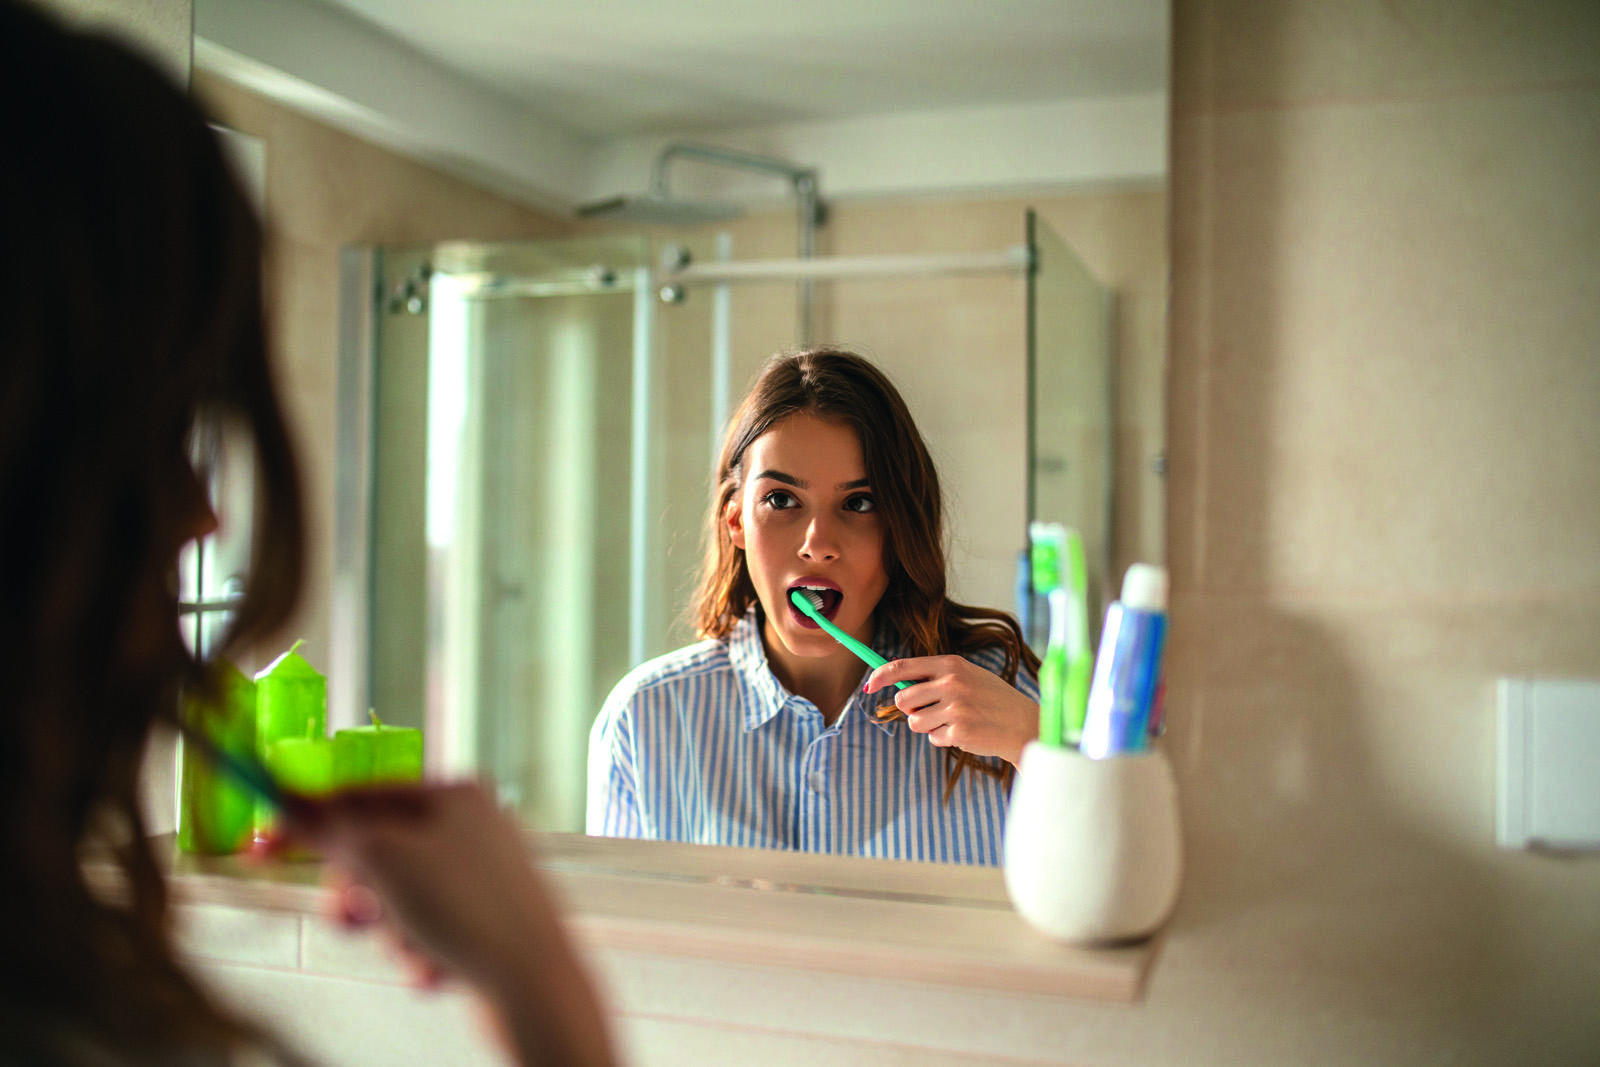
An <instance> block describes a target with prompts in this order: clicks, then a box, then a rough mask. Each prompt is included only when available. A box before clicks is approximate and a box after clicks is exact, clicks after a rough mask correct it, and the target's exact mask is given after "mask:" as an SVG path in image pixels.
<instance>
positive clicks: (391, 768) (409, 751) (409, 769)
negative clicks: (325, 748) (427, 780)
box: [333, 711, 422, 786]
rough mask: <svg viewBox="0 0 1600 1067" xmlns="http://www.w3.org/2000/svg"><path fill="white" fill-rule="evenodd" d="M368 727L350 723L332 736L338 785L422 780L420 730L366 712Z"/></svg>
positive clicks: (374, 713)
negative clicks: (370, 720)
mask: <svg viewBox="0 0 1600 1067" xmlns="http://www.w3.org/2000/svg"><path fill="white" fill-rule="evenodd" d="M367 714H368V715H370V716H371V717H372V725H371V726H352V727H350V728H349V729H345V730H339V731H338V732H336V733H335V734H334V735H333V739H334V743H335V745H336V746H337V748H336V750H335V752H336V754H335V756H334V759H335V761H336V766H337V768H338V769H337V770H336V772H335V777H336V779H337V780H338V783H339V784H340V785H341V786H347V785H368V784H379V783H384V782H420V781H421V780H422V731H421V730H418V729H417V728H415V727H413V726H390V725H389V724H388V723H386V722H384V721H383V720H382V719H380V718H378V713H377V712H375V711H368V712H367Z"/></svg>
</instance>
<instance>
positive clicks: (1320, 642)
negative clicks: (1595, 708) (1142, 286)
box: [1147, 0, 1600, 1064]
mask: <svg viewBox="0 0 1600 1067" xmlns="http://www.w3.org/2000/svg"><path fill="white" fill-rule="evenodd" d="M1176 14H1177V18H1176V22H1175V27H1176V41H1175V47H1176V55H1177V57H1178V59H1177V78H1176V85H1177V89H1176V93H1177V96H1176V99H1175V104H1174V110H1175V115H1176V116H1177V117H1176V119H1175V121H1174V125H1173V166H1172V175H1173V220H1174V224H1173V231H1172V234H1173V243H1172V263H1173V272H1174V287H1173V309H1172V312H1173V313H1172V321H1171V324H1170V331H1171V336H1172V347H1171V352H1172V366H1171V378H1170V406H1169V422H1168V432H1169V434H1170V441H1171V443H1170V449H1171V453H1172V454H1171V468H1170V478H1171V487H1172V488H1171V494H1170V497H1169V499H1168V501H1167V505H1168V516H1169V523H1170V552H1171V558H1172V564H1173V580H1174V590H1175V609H1174V614H1173V637H1172V645H1171V659H1170V660H1169V672H1170V673H1169V701H1170V707H1169V715H1168V718H1169V723H1170V731H1169V734H1168V743H1169V745H1170V746H1171V751H1172V752H1173V754H1174V757H1175V761H1176V765H1177V767H1178V770H1179V776H1180V783H1181V789H1182V792H1183V797H1184V811H1185V830H1186V846H1187V848H1188V857H1189V860H1190V863H1189V867H1188V877H1187V881H1186V884H1185V891H1184V896H1183V899H1182V901H1181V902H1180V905H1179V914H1178V918H1177V920H1176V921H1175V923H1174V928H1173V931H1172V934H1171V945H1170V949H1169V953H1168V956H1167V958H1166V959H1165V960H1164V961H1163V965H1162V966H1161V967H1160V968H1159V969H1158V972H1157V977H1156V984H1155V986H1154V987H1153V990H1152V998H1151V1003H1150V1007H1151V1009H1152V1011H1151V1013H1150V1017H1149V1018H1148V1020H1147V1024H1148V1025H1150V1026H1151V1027H1152V1028H1155V1029H1162V1030H1164V1029H1166V1027H1167V1026H1168V1025H1179V1024H1178V1023H1177V1021H1176V1020H1178V1019H1182V1018H1184V1017H1187V1016H1191V1015H1192V1016H1193V1018H1194V1020H1195V1023H1196V1030H1197V1031H1199V1032H1200V1034H1201V1035H1202V1037H1201V1039H1200V1040H1199V1041H1198V1042H1197V1043H1196V1044H1195V1046H1194V1048H1193V1049H1192V1050H1191V1054H1190V1056H1189V1057H1188V1060H1187V1062H1208V1061H1210V1060H1211V1059H1212V1058H1213V1057H1215V1058H1217V1059H1218V1060H1220V1059H1222V1058H1223V1057H1222V1055H1221V1053H1222V1050H1224V1049H1225V1048H1231V1050H1232V1053H1233V1055H1234V1056H1235V1057H1236V1058H1237V1059H1239V1060H1240V1061H1250V1062H1307V1061H1315V1062H1319V1063H1363V1062H1366V1063H1373V1062H1417V1061H1419V1060H1427V1059H1436V1058H1440V1057H1448V1058H1453V1059H1455V1060H1457V1061H1460V1062H1467V1063H1484V1064H1493V1063H1501V1062H1548V1063H1565V1062H1584V1061H1586V1060H1588V1059H1594V1058H1596V1057H1597V1056H1600V1033H1597V1032H1596V1031H1595V1029H1594V1027H1593V1026H1592V1025H1591V1022H1592V1018H1593V1013H1592V1004H1593V1002H1594V1000H1595V998H1596V997H1597V996H1600V965H1597V964H1596V962H1595V960H1594V957H1593V954H1592V953H1590V952H1588V951H1587V949H1585V948H1581V947H1579V946H1583V945H1589V944H1593V943H1594V942H1595V925H1596V922H1597V921H1600V919H1597V917H1600V909H1597V908H1596V907H1595V901H1596V900H1600V868H1597V867H1596V865H1595V864H1593V863H1589V862H1586V861H1572V860H1568V861H1561V860H1554V859H1552V858H1550V857H1545V856H1536V855H1529V854H1524V853H1504V852H1500V851H1498V850H1497V849H1496V848H1495V847H1494V844H1493V840H1494V839H1493V807H1494V788H1495V785H1494V758H1495V750H1494V744H1495V738H1494V703H1493V700H1494V691H1493V687H1494V679H1495V678H1496V677H1497V676H1499V675H1501V674H1540V673H1543V674H1555V675H1588V676H1600V556H1597V554H1596V553H1595V551H1594V547H1593V546H1594V545H1596V544H1600V517H1597V514H1596V509H1597V504H1596V501H1597V500H1600V473H1597V471H1600V467H1597V465H1596V460H1597V459H1600V435H1596V433H1595V432H1594V427H1595V426H1596V425H1597V424H1600V361H1597V360H1596V359H1595V358H1594V345H1593V338H1594V337H1595V336H1597V335H1600V318H1597V315H1600V311H1597V308H1600V291H1597V290H1596V285H1597V279H1600V254H1597V252H1596V249H1597V248H1600V241H1597V240H1596V237H1597V235H1600V215H1597V211H1600V201H1597V200H1596V198H1595V196H1594V194H1593V191H1592V190H1593V182H1592V177H1591V176H1592V175H1593V174H1594V173H1596V170H1597V164H1600V159H1597V158H1596V154H1595V153H1596V151H1597V148H1600V140H1597V138H1596V137H1595V131H1596V130H1597V129H1600V85H1597V84H1595V82H1594V70H1593V62H1594V59H1595V57H1596V56H1597V53H1595V52H1594V50H1593V49H1592V48H1587V47H1586V46H1585V47H1580V46H1578V45H1576V44H1575V43H1574V40H1575V39H1576V38H1575V37H1574V35H1577V36H1583V39H1585V40H1587V41H1593V40H1595V39H1596V35H1595V33H1594V31H1593V19H1594V17H1595V15H1596V14H1597V9H1594V8H1593V7H1592V6H1590V7H1587V8H1583V9H1580V8H1579V7H1578V6H1576V5H1572V4H1562V3H1548V4H1540V5H1536V6H1532V7H1523V8H1519V9H1517V10H1516V11H1515V12H1514V13H1513V11H1512V9H1510V8H1505V9H1504V10H1503V11H1498V10H1497V11H1490V10H1489V9H1488V5H1485V4H1478V3H1472V4H1465V5H1443V4H1424V3H1413V4H1400V5H1377V4H1372V5H1310V4H1291V5H1263V4H1249V5H1247V4H1237V3H1229V2H1227V0H1219V2H1216V3H1206V2H1199V0H1197V2H1194V3H1180V4H1179V5H1177V9H1176ZM1513 20H1514V21H1516V22H1517V23H1518V25H1515V26H1512V25H1510V22H1511V21H1513ZM1580 30H1582V31H1584V33H1583V34H1579V32H1578V31H1580ZM1564 79H1565V80H1568V81H1571V80H1572V79H1589V80H1588V81H1587V82H1584V81H1578V82H1577V83H1575V84H1567V83H1564V81H1563V80H1564ZM1191 968H1192V969H1191ZM1208 1012H1209V1013H1212V1014H1210V1015H1209V1016H1208V1017H1207V1019H1206V1021H1205V1022H1203V1023H1202V1022H1199V1021H1198V1020H1199V1019H1200V1017H1201V1016H1202V1015H1203V1014H1205V1013H1208ZM1225 1019H1232V1020H1233V1021H1234V1022H1235V1023H1236V1024H1237V1025H1238V1026H1239V1027H1240V1030H1239V1031H1237V1032H1234V1033H1230V1034H1228V1035H1227V1036H1226V1037H1223V1036H1221V1035H1222V1033H1223V1029H1225V1028H1226V1026H1227V1025H1228V1023H1227V1022H1226V1021H1225ZM1153 1062H1178V1061H1176V1060H1171V1061H1169V1060H1165V1059H1161V1058H1156V1059H1154V1060H1153Z"/></svg>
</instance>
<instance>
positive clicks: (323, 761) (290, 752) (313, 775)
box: [257, 718, 338, 860]
mask: <svg viewBox="0 0 1600 1067" xmlns="http://www.w3.org/2000/svg"><path fill="white" fill-rule="evenodd" d="M333 753H334V743H333V739H332V738H331V737H327V736H325V735H324V734H323V732H322V726H321V724H320V723H318V722H317V720H316V719H315V718H308V719H307V720H306V724H305V736H304V737H284V738H280V739H278V740H277V741H273V742H272V743H271V744H269V745H267V749H266V752H265V753H264V754H263V755H262V761H263V762H264V763H266V765H267V770H268V771H269V772H270V773H271V774H272V777H273V778H275V779H277V781H278V784H279V785H281V786H283V787H284V788H285V789H287V790H289V791H290V792H292V793H300V794H303V795H305V796H308V797H315V796H321V795H322V794H324V793H328V792H331V791H332V790H333V788H334V786H336V785H337V784H338V781H337V779H335V778H334V774H333ZM271 822H272V820H271V818H270V817H269V818H268V820H267V822H266V823H265V824H262V823H261V822H260V821H259V820H258V821H257V828H258V829H257V832H258V833H259V832H260V831H261V830H263V829H266V830H270V829H271ZM284 858H285V859H289V860H306V859H316V858H317V854H316V853H315V852H312V851H310V850H308V849H303V848H297V847H291V848H290V849H288V850H287V851H286V852H285V853H284Z"/></svg>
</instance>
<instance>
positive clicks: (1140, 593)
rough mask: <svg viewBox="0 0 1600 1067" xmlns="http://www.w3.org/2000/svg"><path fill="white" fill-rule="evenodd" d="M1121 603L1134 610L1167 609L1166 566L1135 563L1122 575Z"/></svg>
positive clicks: (1163, 610)
mask: <svg viewBox="0 0 1600 1067" xmlns="http://www.w3.org/2000/svg"><path fill="white" fill-rule="evenodd" d="M1122 604H1123V606H1124V607H1128V608H1132V609H1133V610H1135V611H1159V612H1163V613H1164V612H1165V611H1166V610H1167V568H1165V567H1162V566H1158V565H1156V564H1154V563H1135V564H1133V565H1132V566H1130V567H1129V568H1128V573H1127V574H1125V575H1123V577H1122Z"/></svg>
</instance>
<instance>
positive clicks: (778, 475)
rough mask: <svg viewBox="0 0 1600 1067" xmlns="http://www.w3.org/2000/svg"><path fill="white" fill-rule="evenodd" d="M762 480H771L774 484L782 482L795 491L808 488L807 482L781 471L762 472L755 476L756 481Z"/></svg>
mask: <svg viewBox="0 0 1600 1067" xmlns="http://www.w3.org/2000/svg"><path fill="white" fill-rule="evenodd" d="M763 478H771V479H772V480H773V481H775V482H783V483H784V484H785V485H792V486H794V487H795V488H796V489H807V488H810V486H809V484H808V483H807V482H805V481H802V480H801V479H799V478H796V477H795V476H794V475H792V474H785V473H783V472H782V471H775V470H764V471H762V472H761V473H760V474H758V475H756V481H760V480H761V479H763Z"/></svg>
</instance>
